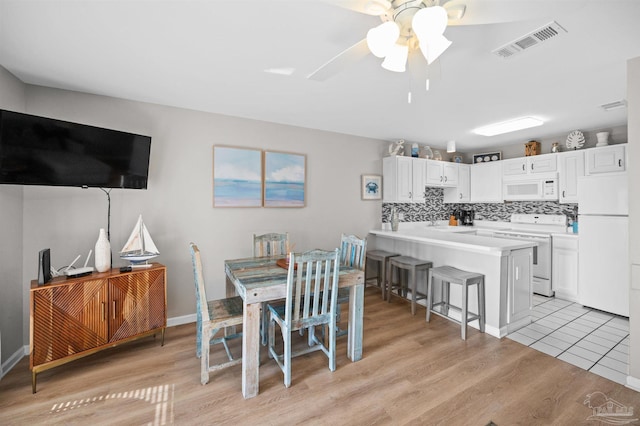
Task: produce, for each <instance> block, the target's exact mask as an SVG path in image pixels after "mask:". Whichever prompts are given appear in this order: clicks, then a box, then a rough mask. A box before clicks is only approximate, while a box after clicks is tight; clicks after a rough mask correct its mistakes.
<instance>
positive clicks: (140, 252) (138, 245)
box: [120, 215, 160, 263]
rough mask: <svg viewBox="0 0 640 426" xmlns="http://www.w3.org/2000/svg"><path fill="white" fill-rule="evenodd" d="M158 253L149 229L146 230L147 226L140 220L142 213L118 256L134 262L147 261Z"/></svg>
mask: <svg viewBox="0 0 640 426" xmlns="http://www.w3.org/2000/svg"><path fill="white" fill-rule="evenodd" d="M159 254H160V251H159V250H158V248H157V247H156V245H155V243H154V242H153V240H152V239H151V234H149V230H147V227H146V226H145V224H144V222H143V221H142V215H140V216H139V217H138V222H137V223H136V225H135V226H134V227H133V231H132V232H131V235H130V236H129V239H128V240H127V242H126V243H125V245H124V247H122V250H121V251H120V257H121V258H122V259H125V260H129V261H131V262H133V263H136V262H144V261H147V260H149V259H152V258H154V257H156V256H158V255H159Z"/></svg>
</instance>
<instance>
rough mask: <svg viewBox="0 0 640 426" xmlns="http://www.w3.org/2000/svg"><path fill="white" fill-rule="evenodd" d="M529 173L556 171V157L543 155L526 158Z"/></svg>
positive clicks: (554, 155)
mask: <svg viewBox="0 0 640 426" xmlns="http://www.w3.org/2000/svg"><path fill="white" fill-rule="evenodd" d="M527 163H528V167H529V173H546V172H555V171H556V170H558V166H557V155H556V154H544V155H535V156H532V157H527Z"/></svg>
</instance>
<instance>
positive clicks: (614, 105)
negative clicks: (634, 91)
mask: <svg viewBox="0 0 640 426" xmlns="http://www.w3.org/2000/svg"><path fill="white" fill-rule="evenodd" d="M626 106H627V101H625V100H624V99H622V100H620V101H615V102H609V103H608V104H603V105H600V108H602V109H603V110H605V111H611V110H612V109H618V108H624V107H626Z"/></svg>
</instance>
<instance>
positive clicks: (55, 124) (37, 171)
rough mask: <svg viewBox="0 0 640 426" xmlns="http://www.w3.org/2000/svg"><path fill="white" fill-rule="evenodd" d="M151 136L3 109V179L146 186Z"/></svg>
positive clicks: (24, 182)
mask: <svg viewBox="0 0 640 426" xmlns="http://www.w3.org/2000/svg"><path fill="white" fill-rule="evenodd" d="M150 152H151V137H149V136H142V135H136V134H133V133H127V132H121V131H117V130H110V129H104V128H101V127H94V126H88V125H84V124H77V123H70V122H67V121H62V120H54V119H51V118H45V117H38V116H35V115H29V114H22V113H18V112H13V111H6V110H0V184H15V185H56V186H81V187H100V188H133V189H146V188H147V178H148V174H149V154H150Z"/></svg>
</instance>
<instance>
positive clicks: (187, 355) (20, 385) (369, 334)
mask: <svg viewBox="0 0 640 426" xmlns="http://www.w3.org/2000/svg"><path fill="white" fill-rule="evenodd" d="M365 293H366V298H365V323H364V324H365V327H364V356H363V359H362V360H361V361H359V362H357V363H352V362H351V361H349V360H348V359H347V357H346V338H341V339H340V341H339V344H338V359H337V369H336V371H335V372H334V373H331V372H330V371H329V369H328V364H327V359H326V357H324V355H323V354H322V353H320V352H316V353H313V354H310V355H307V356H304V357H300V358H296V359H295V360H294V362H293V370H292V384H291V388H289V389H286V388H285V387H284V385H283V377H282V373H281V372H280V370H279V369H278V368H277V366H276V365H275V363H274V362H273V361H272V360H269V359H268V357H267V355H266V351H265V350H263V356H262V365H261V368H260V394H259V395H258V396H257V397H256V398H253V399H250V400H245V399H243V398H242V394H241V378H240V371H241V370H240V369H241V367H240V366H237V367H232V368H230V369H227V370H224V371H222V372H219V373H217V374H215V373H214V374H212V375H211V380H210V382H209V384H207V385H205V386H202V385H201V384H200V362H199V360H198V359H197V358H196V357H195V325H194V324H188V325H183V326H178V327H172V328H169V329H168V330H167V333H166V341H165V346H164V347H160V343H159V339H156V340H154V339H152V338H148V339H143V340H141V341H138V342H132V343H130V344H126V345H123V346H120V347H118V348H114V349H109V350H107V351H105V352H101V353H98V354H95V355H93V356H90V357H87V358H84V359H81V360H78V361H75V362H73V363H70V364H67V365H64V366H62V367H59V368H55V369H52V370H49V371H45V372H43V373H41V374H40V375H39V376H38V392H37V393H36V394H35V395H34V394H32V393H31V374H30V371H29V360H28V358H26V357H25V358H24V359H23V360H21V361H20V362H19V364H18V365H17V366H16V367H14V368H13V370H12V371H10V372H9V373H8V374H7V375H6V376H5V377H4V378H3V379H2V380H1V381H0V424H2V425H26V424H29V425H39V424H47V425H49V424H65V425H88V424H91V425H103V424H104V425H112V424H123V425H124V424H126V425H129V424H132V425H138V424H176V425H192V424H193V425H196V424H202V425H211V424H235V425H237V424H273V425H280V424H282V425H291V424H300V423H309V424H328V425H343V424H349V425H354V424H362V425H372V424H394V425H396V424H420V425H424V424H442V425H486V424H488V423H489V422H491V421H493V422H494V423H495V424H497V425H498V426H502V425H514V424H522V425H533V424H539V425H547V424H559V425H576V424H586V425H588V424H598V422H594V421H590V420H587V418H588V417H589V416H591V415H592V414H593V410H592V409H591V408H589V407H588V406H586V405H585V404H584V401H585V399H586V398H587V395H589V394H590V393H592V392H602V393H603V394H604V395H605V396H606V397H608V398H611V399H613V400H615V401H617V402H619V403H620V404H623V405H625V406H627V407H633V409H634V412H635V413H636V416H634V417H635V418H637V417H639V416H638V415H639V414H640V393H638V392H635V391H633V390H631V389H628V388H625V387H624V386H621V385H619V384H616V383H614V382H611V381H609V380H607V379H605V378H602V377H600V376H597V375H595V374H593V373H589V372H588V371H585V370H582V369H580V368H577V367H574V366H573V365H570V364H567V363H565V362H562V361H560V360H558V359H555V358H552V357H550V356H547V355H545V354H543V353H541V352H537V351H536V350H534V349H531V348H528V347H526V346H523V345H521V344H519V343H517V342H514V341H512V340H509V339H502V340H499V339H496V338H494V337H491V336H489V335H485V334H481V333H479V332H478V331H477V330H475V329H471V328H470V329H469V332H468V337H467V340H466V341H462V340H461V339H460V329H459V326H458V325H456V324H454V323H451V322H449V321H447V320H444V319H443V318H440V317H438V316H435V318H433V319H432V320H431V322H430V323H429V324H427V323H426V322H425V319H424V314H425V311H424V308H423V307H419V308H418V310H417V314H416V316H415V317H413V316H411V314H410V309H409V305H408V304H407V303H405V302H403V301H401V300H399V299H394V300H393V301H392V303H391V304H387V303H386V302H383V301H382V300H381V299H380V293H379V291H378V290H376V289H375V288H371V287H370V288H367V289H366V291H365ZM343 318H346V315H344V316H343ZM220 349H221V347H220V346H217V347H216V349H215V350H214V352H215V356H217V355H220ZM240 349H241V348H240V341H236V342H234V344H233V345H232V350H233V351H234V353H235V354H240ZM263 349H264V348H263ZM212 356H214V355H212Z"/></svg>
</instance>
